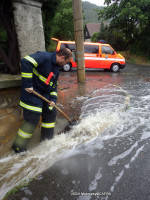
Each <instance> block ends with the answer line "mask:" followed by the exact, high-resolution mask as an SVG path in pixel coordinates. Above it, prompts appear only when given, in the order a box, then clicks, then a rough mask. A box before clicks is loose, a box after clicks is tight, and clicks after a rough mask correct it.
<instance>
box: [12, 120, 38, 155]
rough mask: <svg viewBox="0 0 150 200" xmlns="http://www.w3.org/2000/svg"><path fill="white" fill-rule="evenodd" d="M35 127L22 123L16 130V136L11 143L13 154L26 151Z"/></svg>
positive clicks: (25, 122)
mask: <svg viewBox="0 0 150 200" xmlns="http://www.w3.org/2000/svg"><path fill="white" fill-rule="evenodd" d="M35 128H36V125H34V124H32V123H29V122H27V121H24V122H23V123H22V125H21V127H20V129H19V130H18V134H17V136H16V138H15V140H14V142H13V145H12V147H11V148H12V149H13V150H14V152H15V153H21V152H24V151H27V149H26V146H27V144H28V142H29V140H30V138H31V137H32V133H33V132H34V130H35Z"/></svg>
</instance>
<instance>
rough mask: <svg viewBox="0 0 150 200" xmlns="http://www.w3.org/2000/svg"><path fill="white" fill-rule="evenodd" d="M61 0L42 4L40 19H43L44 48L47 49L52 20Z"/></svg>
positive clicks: (49, 0)
mask: <svg viewBox="0 0 150 200" xmlns="http://www.w3.org/2000/svg"><path fill="white" fill-rule="evenodd" d="M61 1H62V0H60V1H58V0H53V1H51V0H45V1H44V2H43V4H42V18H43V26H44V35H45V46H46V49H48V46H49V44H50V37H51V36H52V30H53V28H54V27H53V25H52V23H53V18H54V16H55V12H56V11H57V7H58V5H59V4H60V3H61Z"/></svg>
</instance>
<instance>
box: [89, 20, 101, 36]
mask: <svg viewBox="0 0 150 200" xmlns="http://www.w3.org/2000/svg"><path fill="white" fill-rule="evenodd" d="M100 25H101V24H100V23H89V24H86V27H87V29H88V32H89V34H90V37H92V35H93V33H95V32H100Z"/></svg>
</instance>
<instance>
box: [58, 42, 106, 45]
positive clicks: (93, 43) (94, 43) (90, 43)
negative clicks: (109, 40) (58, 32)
mask: <svg viewBox="0 0 150 200" xmlns="http://www.w3.org/2000/svg"><path fill="white" fill-rule="evenodd" d="M58 42H59V43H66V44H75V41H58ZM84 44H88V45H105V46H110V45H109V44H106V43H99V42H84Z"/></svg>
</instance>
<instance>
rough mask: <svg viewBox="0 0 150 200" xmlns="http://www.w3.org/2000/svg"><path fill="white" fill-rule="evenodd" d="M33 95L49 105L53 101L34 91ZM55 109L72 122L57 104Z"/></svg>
mask: <svg viewBox="0 0 150 200" xmlns="http://www.w3.org/2000/svg"><path fill="white" fill-rule="evenodd" d="M32 93H33V94H35V95H36V96H38V97H39V98H41V99H43V100H44V101H46V102H47V103H51V101H49V100H48V99H46V98H45V97H43V96H42V95H41V94H39V93H38V92H36V91H35V90H33V92H32ZM54 107H55V108H56V109H57V110H58V111H59V112H60V113H61V114H62V115H63V116H64V117H65V118H66V119H67V120H68V122H71V120H70V119H69V117H68V116H67V115H66V114H65V113H64V112H63V111H62V110H61V109H60V108H59V107H58V106H56V104H55V105H54Z"/></svg>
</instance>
